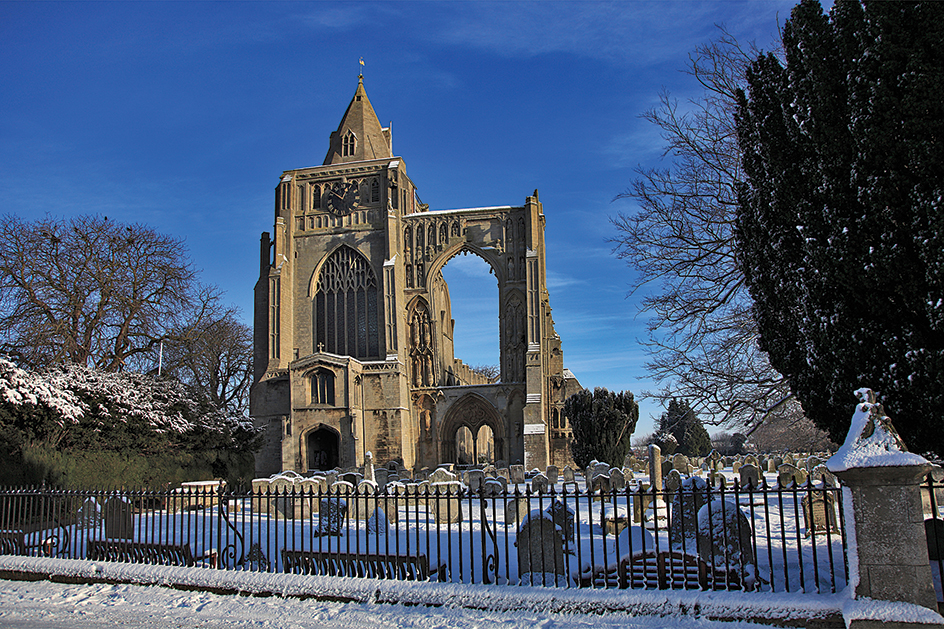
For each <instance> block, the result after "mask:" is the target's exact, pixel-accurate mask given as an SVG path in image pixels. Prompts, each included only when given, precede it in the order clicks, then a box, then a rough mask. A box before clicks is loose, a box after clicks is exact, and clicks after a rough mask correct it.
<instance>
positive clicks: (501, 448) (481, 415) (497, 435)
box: [439, 393, 507, 463]
mask: <svg viewBox="0 0 944 629" xmlns="http://www.w3.org/2000/svg"><path fill="white" fill-rule="evenodd" d="M482 426H488V427H489V428H491V430H492V438H493V440H494V444H495V459H496V460H503V459H505V458H506V456H507V455H506V452H505V444H506V438H505V437H506V426H505V419H504V418H503V417H502V415H501V413H499V412H498V409H496V408H495V407H494V406H492V404H491V403H489V402H488V400H486V399H485V398H483V397H482V396H480V395H477V394H475V393H467V394H466V395H464V396H462V397H461V398H459V400H457V401H456V402H455V404H453V405H452V406H450V407H449V410H447V411H446V415H445V417H444V418H443V421H442V423H441V424H440V426H439V460H440V461H447V462H452V463H455V462H456V461H457V458H458V457H457V453H456V434H457V433H458V432H459V429H460V428H463V427H465V428H468V429H469V430H470V431H471V432H472V434H473V435H475V434H477V433H478V431H479V428H481V427H482Z"/></svg>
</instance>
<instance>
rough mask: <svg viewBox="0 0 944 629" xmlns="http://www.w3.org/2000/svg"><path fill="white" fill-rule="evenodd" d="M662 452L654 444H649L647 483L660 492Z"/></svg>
mask: <svg viewBox="0 0 944 629" xmlns="http://www.w3.org/2000/svg"><path fill="white" fill-rule="evenodd" d="M662 477H663V473H662V450H661V449H660V448H659V446H657V445H656V444H654V443H651V444H649V483H650V484H651V485H652V486H653V487H655V490H656V491H662V487H663V485H662Z"/></svg>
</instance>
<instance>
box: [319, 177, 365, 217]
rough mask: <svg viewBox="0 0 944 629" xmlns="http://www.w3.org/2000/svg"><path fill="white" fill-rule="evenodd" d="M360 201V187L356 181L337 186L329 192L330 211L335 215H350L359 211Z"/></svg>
mask: <svg viewBox="0 0 944 629" xmlns="http://www.w3.org/2000/svg"><path fill="white" fill-rule="evenodd" d="M360 201H361V191H360V187H359V186H358V185H357V182H354V181H351V182H348V183H338V184H335V185H334V187H332V188H331V191H330V192H328V201H327V205H328V210H329V211H330V212H333V213H334V214H338V215H343V214H350V213H351V212H353V211H354V210H356V209H357V206H358V204H359V203H360Z"/></svg>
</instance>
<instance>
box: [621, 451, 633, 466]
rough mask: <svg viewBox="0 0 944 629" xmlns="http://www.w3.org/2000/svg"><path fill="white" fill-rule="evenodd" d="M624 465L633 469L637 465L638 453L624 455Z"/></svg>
mask: <svg viewBox="0 0 944 629" xmlns="http://www.w3.org/2000/svg"><path fill="white" fill-rule="evenodd" d="M623 467H628V468H629V469H633V468H634V467H636V455H635V454H633V453H632V452H630V453H628V454H627V455H626V456H624V457H623Z"/></svg>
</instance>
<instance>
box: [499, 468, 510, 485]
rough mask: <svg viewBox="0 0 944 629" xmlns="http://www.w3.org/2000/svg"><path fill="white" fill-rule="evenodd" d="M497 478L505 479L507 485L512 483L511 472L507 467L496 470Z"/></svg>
mask: <svg viewBox="0 0 944 629" xmlns="http://www.w3.org/2000/svg"><path fill="white" fill-rule="evenodd" d="M495 477H496V478H499V477H500V478H504V479H505V484H508V483H509V482H510V481H511V472H510V471H509V470H508V468H507V467H499V468H497V469H496V470H495Z"/></svg>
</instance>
